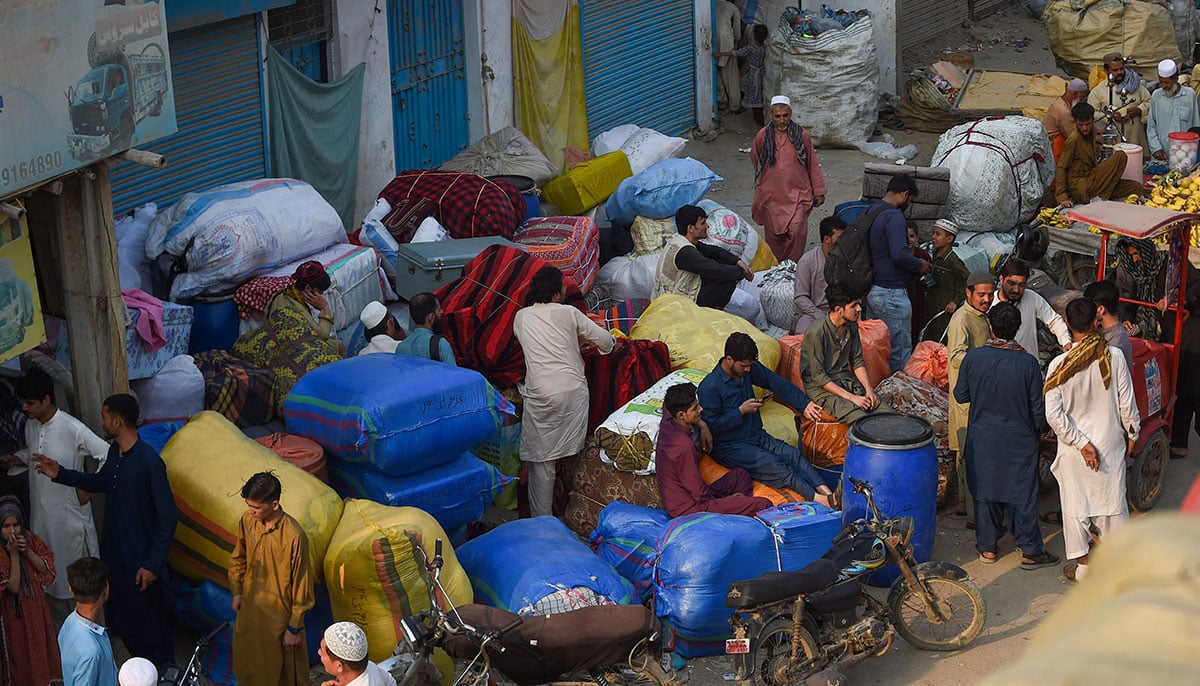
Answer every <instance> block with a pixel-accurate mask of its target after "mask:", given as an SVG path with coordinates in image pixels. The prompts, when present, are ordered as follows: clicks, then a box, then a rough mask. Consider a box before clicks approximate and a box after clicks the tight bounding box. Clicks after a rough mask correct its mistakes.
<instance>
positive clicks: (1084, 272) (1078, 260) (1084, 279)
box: [1066, 253, 1098, 290]
mask: <svg viewBox="0 0 1200 686" xmlns="http://www.w3.org/2000/svg"><path fill="white" fill-rule="evenodd" d="M1097 269H1098V267H1097V265H1096V261H1095V260H1093V259H1092V258H1090V257H1083V256H1080V255H1073V254H1071V253H1067V273H1066V277H1067V282H1068V283H1069V284H1070V285H1071V286H1072V287H1073V288H1075V290H1083V287H1084V286H1086V285H1088V284H1089V283H1092V282H1093V281H1095V280H1096V271H1097Z"/></svg>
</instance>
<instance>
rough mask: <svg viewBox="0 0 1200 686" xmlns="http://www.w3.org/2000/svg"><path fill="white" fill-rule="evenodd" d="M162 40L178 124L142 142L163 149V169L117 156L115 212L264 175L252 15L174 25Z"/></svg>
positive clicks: (255, 30)
mask: <svg viewBox="0 0 1200 686" xmlns="http://www.w3.org/2000/svg"><path fill="white" fill-rule="evenodd" d="M169 41H170V50H171V79H172V85H173V86H174V89H175V118H176V120H177V122H178V124H179V132H178V133H176V134H174V135H172V136H168V137H166V138H161V139H159V140H157V141H154V142H153V143H150V144H149V145H147V146H146V147H147V149H149V150H152V151H154V152H157V153H160V154H162V155H166V157H167V168H166V169H163V170H160V171H156V170H153V169H147V168H145V167H140V166H138V165H136V164H133V163H131V162H123V161H118V162H117V163H116V165H115V166H114V168H113V173H112V196H113V210H114V211H115V212H116V213H117V214H118V215H120V214H121V213H123V212H126V211H128V210H131V209H133V208H134V207H138V206H140V205H142V204H144V203H147V202H155V203H158V206H159V209H162V208H163V207H165V206H167V205H169V204H171V203H173V202H175V201H176V200H178V199H179V197H180V196H181V195H183V194H184V193H187V192H189V191H198V190H203V189H205V188H209V187H212V186H215V185H218V184H222V183H229V182H231V181H242V180H245V179H255V178H262V177H264V176H266V175H267V162H266V146H265V145H264V143H263V139H264V136H263V126H264V124H263V107H264V105H263V97H262V77H261V71H262V68H261V66H260V65H261V63H260V62H259V51H258V24H257V19H256V17H254V16H249V17H242V18H239V19H232V20H229V21H225V22H221V23H219V24H213V25H210V26H203V27H200V28H196V29H189V30H187V31H179V32H176V33H172V34H170V37H169Z"/></svg>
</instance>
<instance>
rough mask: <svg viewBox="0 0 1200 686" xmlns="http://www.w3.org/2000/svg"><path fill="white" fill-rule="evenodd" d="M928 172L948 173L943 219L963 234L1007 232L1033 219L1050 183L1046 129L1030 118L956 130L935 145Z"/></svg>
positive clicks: (1050, 158)
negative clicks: (935, 169) (941, 170)
mask: <svg viewBox="0 0 1200 686" xmlns="http://www.w3.org/2000/svg"><path fill="white" fill-rule="evenodd" d="M930 166H931V167H946V168H947V169H949V170H950V197H949V199H948V200H947V201H946V213H947V216H948V217H949V218H950V220H951V221H953V222H954V223H955V224H958V226H959V228H961V229H962V230H963V231H972V232H981V231H1008V230H1009V229H1011V228H1013V227H1014V226H1016V225H1017V224H1018V223H1020V222H1023V221H1027V220H1029V219H1031V218H1033V215H1034V214H1036V213H1037V210H1038V205H1039V204H1040V203H1041V201H1042V196H1043V195H1045V193H1046V189H1047V188H1049V187H1050V184H1051V183H1052V182H1053V181H1054V155H1053V153H1052V152H1051V150H1050V139H1049V138H1047V137H1046V128H1045V127H1044V126H1042V123H1041V122H1040V121H1038V120H1036V119H1030V118H1029V117H1000V118H997V119H980V120H979V121H973V122H967V123H966V124H960V125H958V126H956V127H954V128H952V129H950V130H949V131H947V132H946V133H943V134H942V136H941V138H939V139H938V146H937V150H935V151H934V153H933V160H932V161H931V162H930Z"/></svg>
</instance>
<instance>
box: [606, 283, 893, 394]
mask: <svg viewBox="0 0 1200 686" xmlns="http://www.w3.org/2000/svg"><path fill="white" fill-rule="evenodd" d="M606 266H607V265H606ZM886 328H887V327H886V326H885V327H884V329H886ZM735 331H740V332H742V333H745V334H748V335H749V336H750V337H751V338H753V339H754V342H755V343H756V344H758V361H759V362H762V363H763V365H764V366H765V367H766V368H767V369H771V370H774V369H775V366H776V365H777V364H779V342H778V341H776V340H775V339H774V338H771V337H770V336H768V335H767V334H765V333H763V332H761V331H759V330H758V329H756V328H754V326H752V325H751V324H750V322H748V321H746V320H745V319H742V318H741V317H737V316H734V315H731V314H727V313H725V312H721V311H720V310H714V309H711V308H708V307H700V306H699V305H697V304H696V303H695V302H694V301H692V300H689V299H687V298H685V297H683V296H682V295H675V294H673V293H668V294H666V295H661V296H659V297H658V298H656V299H655V300H654V301H653V302H651V303H650V307H648V308H646V311H645V312H643V313H642V316H641V318H640V319H638V322H637V324H634V325H633V329H632V331H630V334H629V337H630V338H640V339H643V340H651V341H662V342H663V343H666V344H667V348H668V349H669V350H670V351H671V366H672V367H673V368H675V369H679V368H682V367H691V368H693V369H699V370H701V371H711V370H712V369H713V368H714V367H716V366H717V363H718V362H720V360H721V358H722V357H724V356H725V339H726V338H728V337H729V334H731V333H733V332H735ZM886 362H887V360H886V358H885V359H884V367H885V368H886V366H887V364H886Z"/></svg>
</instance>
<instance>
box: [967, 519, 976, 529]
mask: <svg viewBox="0 0 1200 686" xmlns="http://www.w3.org/2000/svg"><path fill="white" fill-rule="evenodd" d="M967 528H968V529H970V530H971V531H974V530H975V520H974V519H968V520H967Z"/></svg>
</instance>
